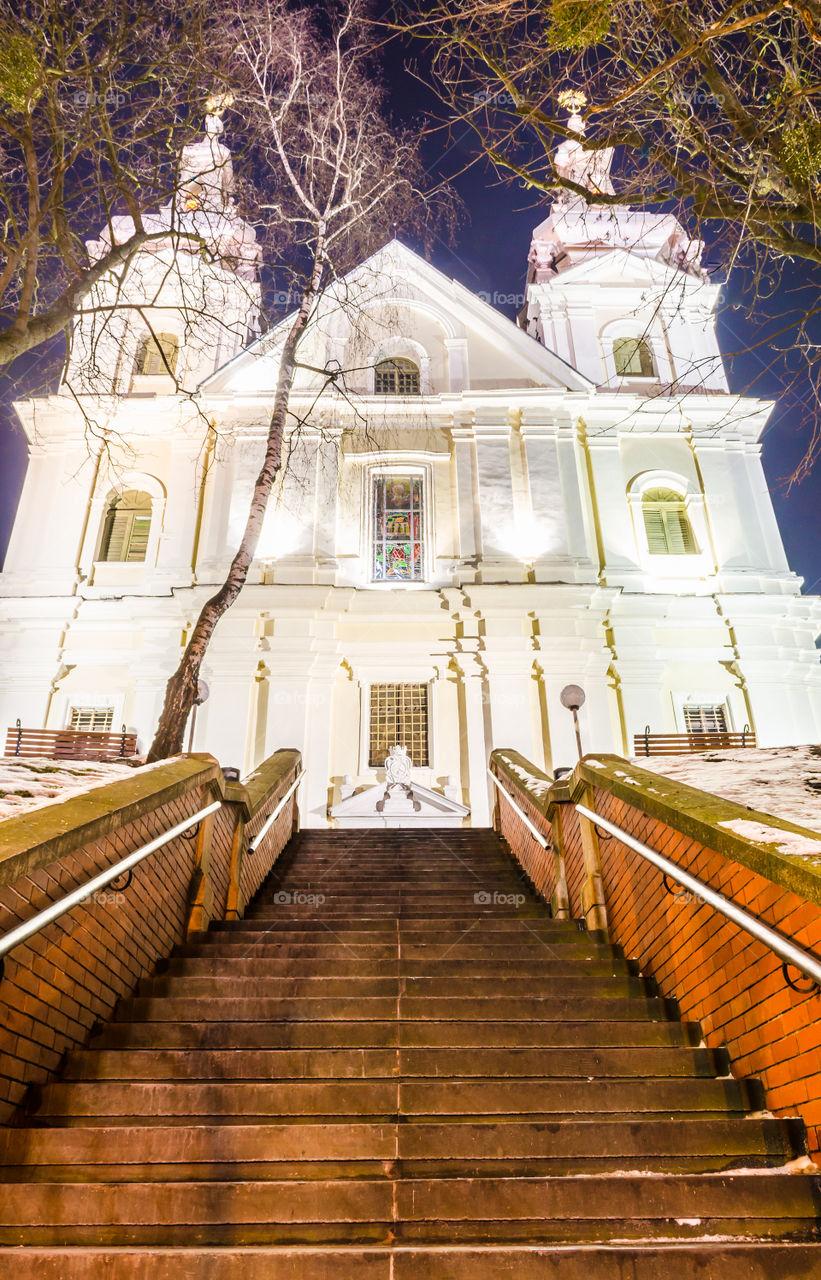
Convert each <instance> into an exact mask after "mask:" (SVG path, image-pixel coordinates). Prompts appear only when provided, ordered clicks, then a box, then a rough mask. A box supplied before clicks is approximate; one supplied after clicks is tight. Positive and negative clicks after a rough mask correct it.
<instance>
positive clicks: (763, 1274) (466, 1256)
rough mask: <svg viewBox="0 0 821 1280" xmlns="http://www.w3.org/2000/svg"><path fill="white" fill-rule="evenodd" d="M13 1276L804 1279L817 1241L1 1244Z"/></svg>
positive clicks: (820, 1262)
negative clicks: (230, 1245) (28, 1246)
mask: <svg viewBox="0 0 821 1280" xmlns="http://www.w3.org/2000/svg"><path fill="white" fill-rule="evenodd" d="M3 1264H6V1265H7V1266H8V1267H9V1268H10V1269H11V1270H13V1274H14V1276H15V1280H91V1278H92V1277H93V1278H94V1280H98V1278H99V1277H100V1276H105V1277H106V1280H147V1277H149V1276H150V1278H151V1280H203V1277H206V1276H207V1280H236V1278H237V1276H238V1275H240V1276H242V1280H508V1278H509V1277H515V1280H615V1278H616V1277H619V1278H621V1277H625V1278H627V1277H629V1280H668V1278H669V1280H673V1278H675V1280H707V1278H708V1277H712V1276H720V1277H721V1280H775V1278H776V1277H783V1278H784V1280H811V1277H813V1276H815V1275H817V1274H819V1271H821V1245H816V1244H784V1243H768V1242H764V1243H761V1242H757V1243H748V1242H743V1243H734V1242H732V1241H730V1242H725V1243H715V1242H705V1243H697V1244H680V1243H675V1244H670V1245H664V1244H662V1245H654V1244H613V1245H610V1244H608V1245H602V1246H596V1247H595V1248H591V1246H590V1245H588V1244H585V1245H569V1246H564V1247H562V1246H557V1247H551V1248H550V1249H545V1248H544V1246H543V1245H542V1244H541V1243H540V1242H539V1241H538V1240H537V1241H535V1242H528V1243H526V1244H501V1245H488V1246H481V1245H465V1246H458V1245H456V1246H442V1245H429V1246H427V1247H425V1246H424V1245H418V1244H416V1245H413V1244H408V1245H406V1246H397V1247H394V1248H387V1247H385V1246H381V1245H373V1246H353V1247H346V1246H344V1245H338V1246H334V1245H328V1246H321V1245H319V1246H317V1245H313V1246H312V1245H283V1246H280V1247H276V1246H264V1245H263V1246H256V1247H255V1246H245V1247H242V1246H238V1247H236V1248H231V1249H226V1248H225V1247H215V1248H209V1247H208V1246H200V1247H194V1248H187V1249H183V1248H173V1247H171V1248H169V1247H167V1246H162V1245H158V1246H148V1247H144V1248H140V1247H139V1246H137V1247H133V1248H131V1247H126V1248H123V1249H118V1248H116V1247H111V1248H108V1247H102V1248H94V1247H91V1248H62V1247H58V1248H48V1247H44V1248H32V1249H27V1250H26V1251H25V1252H24V1253H21V1251H20V1250H19V1249H15V1248H5V1249H0V1266H2V1265H3Z"/></svg>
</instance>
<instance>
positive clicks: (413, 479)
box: [371, 475, 424, 582]
mask: <svg viewBox="0 0 821 1280" xmlns="http://www.w3.org/2000/svg"><path fill="white" fill-rule="evenodd" d="M422 500H423V495H422V477H421V476H413V475H400V476H396V475H378V476H374V477H373V496H372V501H373V562H372V567H371V571H372V575H373V581H374V582H421V581H422V580H423V578H424V536H423V535H424V526H423V522H422V517H423V507H422Z"/></svg>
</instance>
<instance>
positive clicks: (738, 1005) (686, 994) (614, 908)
mask: <svg viewBox="0 0 821 1280" xmlns="http://www.w3.org/2000/svg"><path fill="white" fill-rule="evenodd" d="M595 799H596V810H597V811H598V812H599V813H601V814H602V815H603V816H604V817H606V818H608V819H609V820H610V821H611V822H613V823H615V824H616V825H617V826H620V827H622V828H623V829H624V830H625V831H627V832H629V833H630V834H631V835H633V836H635V837H636V839H638V840H641V841H643V842H644V843H645V844H648V845H650V846H651V848H653V849H657V850H658V851H659V852H660V853H663V854H664V855H665V856H666V857H668V858H670V860H671V861H674V862H676V863H677V864H678V865H680V866H681V867H683V868H684V870H686V871H689V872H690V873H691V874H692V875H694V876H697V877H698V878H699V879H700V880H703V881H705V883H707V884H709V885H710V886H711V887H712V888H713V889H716V890H717V891H718V892H719V893H722V894H724V896H725V897H727V898H731V899H732V901H733V902H735V903H736V904H737V905H738V906H740V907H743V908H744V909H745V910H747V911H749V912H751V914H752V915H755V916H757V917H758V918H759V919H760V920H762V921H763V922H764V923H765V924H767V925H770V927H771V928H774V929H778V930H779V931H780V932H781V933H784V934H786V935H787V936H788V937H790V938H792V939H793V940H794V941H795V942H797V943H798V944H799V946H802V947H804V948H805V949H806V950H809V951H815V952H816V953H818V952H821V907H818V906H817V905H816V904H815V903H810V902H807V901H805V900H804V899H802V898H800V897H797V896H796V894H794V893H791V892H790V891H789V890H788V889H786V888H784V887H782V886H781V885H777V884H774V883H772V881H770V880H766V879H764V877H763V876H760V875H757V874H756V873H755V872H753V871H751V870H749V868H747V867H745V866H742V865H740V864H739V863H737V862H733V861H732V860H731V859H729V858H727V857H726V856H724V855H722V854H719V853H716V852H714V851H713V850H711V849H709V848H705V847H704V845H702V844H699V843H698V842H696V841H694V840H691V839H688V838H687V837H686V836H684V835H682V834H681V833H680V832H678V831H676V830H675V829H674V828H672V827H670V826H667V825H665V824H664V823H662V822H659V821H658V820H657V819H655V818H650V817H648V816H647V815H646V814H643V813H642V812H641V811H640V810H638V809H635V808H633V807H632V806H630V805H627V804H625V803H624V802H623V801H621V800H618V799H616V797H614V796H612V795H610V794H608V793H607V792H606V791H604V790H601V789H597V790H596V792H595ZM600 850H601V861H602V870H603V873H604V886H605V895H606V901H607V915H608V922H609V926H610V936H611V938H612V940H613V942H616V943H618V944H619V945H620V946H621V947H623V948H624V952H625V954H626V955H628V956H631V957H635V958H636V959H638V960H639V962H640V963H641V966H642V971H643V972H644V973H646V974H650V975H651V976H652V977H654V978H655V979H656V981H657V982H658V984H659V987H660V989H661V991H662V992H663V993H664V995H666V996H675V997H676V999H677V1000H678V1002H679V1005H680V1008H681V1015H682V1017H683V1018H686V1019H692V1020H693V1021H696V1022H700V1023H701V1026H702V1030H703V1034H704V1038H705V1040H706V1042H707V1044H708V1045H709V1046H710V1047H711V1048H713V1047H715V1046H718V1045H726V1047H727V1049H728V1051H729V1054H730V1059H731V1061H732V1066H733V1074H734V1075H736V1076H759V1077H760V1078H761V1081H762V1083H763V1085H764V1089H765V1091H766V1096H767V1105H768V1106H769V1108H770V1110H771V1111H773V1112H774V1113H775V1114H776V1115H795V1114H796V1113H798V1114H800V1115H801V1116H802V1117H803V1119H804V1121H805V1123H806V1125H807V1131H808V1137H809V1142H810V1148H811V1150H812V1152H813V1154H814V1155H815V1156H816V1157H819V1156H821V994H815V995H800V994H799V993H798V992H795V991H793V990H791V988H790V987H788V986H787V984H786V983H785V981H784V978H783V974H782V971H781V962H780V960H779V959H778V957H777V956H776V955H774V953H773V952H772V951H771V950H770V949H769V947H766V946H765V945H764V944H763V943H761V942H759V941H758V940H757V939H756V938H753V937H751V936H750V935H749V934H748V933H747V932H746V931H745V930H742V929H741V928H740V927H739V926H738V925H735V924H733V922H732V921H730V920H727V919H726V918H725V917H724V916H722V915H721V914H720V913H719V912H717V911H715V910H714V909H713V908H712V907H710V906H708V905H707V904H706V903H702V902H699V901H698V900H692V899H690V898H689V896H685V895H680V894H677V895H676V896H673V895H671V894H669V893H668V892H667V891H666V890H665V888H664V885H663V883H662V876H661V873H660V872H659V871H657V870H656V868H655V867H653V866H651V865H650V864H649V863H648V862H646V861H644V860H643V859H642V858H641V857H640V856H639V855H638V854H636V853H634V852H632V850H630V849H628V848H627V847H626V846H625V845H623V844H621V843H620V842H619V841H618V840H615V839H605V840H601V841H600ZM792 977H793V978H794V979H798V978H799V975H798V974H797V973H795V972H793V974H792ZM801 985H806V983H802V984H801ZM820 1162H821V1160H820Z"/></svg>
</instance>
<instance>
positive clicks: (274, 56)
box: [148, 0, 438, 761]
mask: <svg viewBox="0 0 821 1280" xmlns="http://www.w3.org/2000/svg"><path fill="white" fill-rule="evenodd" d="M329 28H330V29H329ZM226 30H227V37H228V40H229V42H230V43H231V45H232V60H231V68H230V75H231V86H230V87H231V90H232V92H233V93H234V96H235V99H236V103H237V108H238V109H241V110H242V112H243V116H244V119H245V124H246V129H247V133H248V135H249V137H250V138H251V150H252V152H253V154H254V160H255V168H256V179H257V185H258V187H259V188H260V190H262V191H264V192H268V193H269V196H268V200H267V201H266V200H265V199H264V198H263V202H262V215H263V218H264V220H265V221H266V222H267V234H266V240H267V242H268V244H269V247H270V248H269V257H270V253H271V250H272V251H273V254H274V266H275V268H278V269H279V271H280V273H282V272H284V273H285V274H286V276H287V278H288V279H289V280H290V289H291V290H292V291H295V292H296V295H297V297H298V299H299V301H298V304H297V306H296V308H295V310H294V311H293V312H292V313H291V314H290V315H288V316H287V317H286V318H285V319H284V320H283V321H282V322H281V324H280V326H278V331H277V332H275V333H274V334H272V340H273V339H274V338H276V339H277V340H278V341H279V342H280V344H281V346H280V349H279V357H278V372H277V379H276V388H275V392H274V397H273V404H272V408H271V415H270V420H269V425H268V433H267V439H266V443H265V451H264V456H263V459H262V463H261V466H260V470H259V474H258V475H257V478H256V481H255V483H254V486H253V492H252V495H251V500H250V505H249V509H248V516H247V520H246V523H245V527H244V530H243V533H242V536H241V539H240V542H239V545H238V547H237V550H236V552H235V554H234V557H233V560H232V563H231V566H230V569H229V571H228V574H227V576H226V578H225V581H224V582H223V583H222V585H221V586H220V587H219V590H218V591H217V592H216V593H215V594H214V595H212V596H211V597H210V599H208V600H207V601H206V602H205V604H204V605H203V606H202V608H201V610H200V613H199V616H198V617H197V619H196V622H195V623H194V626H193V627H192V629H191V631H190V633H189V635H188V639H187V644H186V648H185V651H184V653H183V656H182V659H181V661H180V664H179V666H178V667H177V670H176V671H175V672H174V673H173V675H172V676H171V678H170V680H169V681H168V685H167V689H166V695H165V702H164V705H163V709H162V712H161V715H160V719H159V723H158V726H157V731H156V735H155V737H154V741H153V743H152V745H151V748H150V750H149V753H148V759H149V761H153V760H159V759H164V758H166V757H167V756H170V755H173V754H174V753H176V752H178V751H180V750H181V749H182V746H183V735H184V730H185V724H186V720H187V718H188V715H189V713H190V711H191V708H192V707H193V706H194V704H195V701H196V698H197V683H198V678H199V672H200V669H201V666H202V662H203V659H204V657H205V654H206V651H207V648H208V645H209V643H210V641H211V638H212V636H213V634H214V629H215V627H216V626H217V624H218V622H219V620H220V618H221V617H222V616H223V615H224V614H225V612H226V610H228V609H229V608H230V607H231V605H232V604H233V603H234V601H235V600H236V599H237V597H238V596H239V594H240V592H241V591H242V588H243V586H244V584H245V582H246V580H247V578H248V572H249V569H250V568H251V565H252V563H253V560H254V554H255V551H256V548H257V544H258V541H259V536H260V532H261V530H262V525H263V520H264V517H265V512H266V508H267V505H268V500H269V498H270V496H271V493H272V490H273V486H274V483H275V481H276V478H277V475H278V474H279V472H280V470H281V468H282V467H283V465H284V449H285V445H286V436H287V432H288V430H289V401H290V397H291V390H292V386H293V381H294V374H295V370H296V369H297V366H298V355H299V350H300V344H301V342H302V340H303V338H304V337H305V334H306V331H307V330H308V327H309V325H310V323H311V319H312V317H313V316H314V314H315V312H316V308H317V305H318V303H319V302H320V300H321V299H322V297H323V295H324V294H325V291H326V290H327V289H328V288H329V286H330V285H332V284H333V283H334V282H336V281H338V280H339V279H340V277H341V276H342V275H343V274H344V273H345V272H346V271H347V270H349V269H350V268H351V267H353V266H355V265H357V264H358V263H359V262H360V261H361V260H362V258H363V257H365V256H367V255H368V254H369V253H371V252H373V251H374V250H375V249H377V248H379V247H381V246H382V245H383V244H384V243H385V242H386V241H387V240H389V239H390V238H391V236H392V235H394V234H395V233H396V230H397V229H398V228H402V227H405V228H407V227H409V226H410V225H411V224H414V225H419V224H420V223H423V222H424V221H425V220H426V219H428V218H430V217H431V216H432V215H433V211H434V209H435V208H436V206H437V204H438V197H437V195H436V193H435V190H434V191H430V190H426V189H425V187H424V176H423V169H422V164H421V161H420V158H419V153H418V138H417V136H416V135H415V134H411V133H409V132H407V131H406V132H403V131H401V130H398V129H396V128H394V127H392V125H391V124H390V122H389V120H388V119H387V116H386V114H385V109H384V95H383V91H382V88H381V86H380V84H379V82H378V79H377V77H376V74H375V70H374V53H375V47H374V31H373V28H372V27H370V26H369V25H368V24H367V23H366V21H365V15H364V13H363V10H362V8H361V7H360V5H359V3H358V0H350V2H349V3H346V4H343V5H341V6H340V7H339V8H338V9H337V10H334V11H333V12H332V14H331V15H330V17H329V16H328V15H327V14H326V15H322V16H321V17H317V15H316V13H315V11H313V10H310V9H308V8H304V9H295V8H293V7H292V6H291V5H289V4H288V3H287V0H256V2H253V0H252V3H250V4H242V5H241V6H238V7H237V9H236V11H235V12H234V13H233V15H232V17H231V19H230V21H229V22H228V24H227V28H226ZM325 372H326V381H327V384H328V385H329V386H331V385H334V383H335V382H336V381H337V379H338V375H339V370H336V369H328V370H327V371H325Z"/></svg>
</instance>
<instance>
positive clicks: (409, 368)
mask: <svg viewBox="0 0 821 1280" xmlns="http://www.w3.org/2000/svg"><path fill="white" fill-rule="evenodd" d="M373 389H374V392H375V393H376V395H378V396H418V395H419V394H420V387H419V366H418V365H415V364H414V363H413V361H412V360H405V359H404V357H402V356H393V357H392V358H391V359H390V360H380V361H379V364H378V365H377V366H376V368H375V370H374V380H373Z"/></svg>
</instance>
